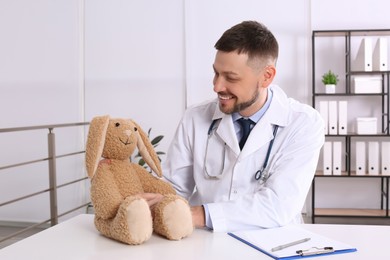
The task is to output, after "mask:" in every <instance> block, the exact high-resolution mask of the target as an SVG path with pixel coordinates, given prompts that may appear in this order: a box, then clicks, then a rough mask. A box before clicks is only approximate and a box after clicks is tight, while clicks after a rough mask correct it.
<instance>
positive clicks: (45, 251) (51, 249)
mask: <svg viewBox="0 0 390 260" xmlns="http://www.w3.org/2000/svg"><path fill="white" fill-rule="evenodd" d="M93 217H94V216H93V215H87V214H83V215H79V216H77V217H75V218H72V219H70V220H68V221H65V222H63V223H61V224H59V225H56V226H54V227H52V228H49V229H46V230H44V231H42V232H40V233H38V234H36V235H33V236H31V237H28V238H26V239H24V240H22V241H19V242H17V243H15V244H13V245H10V246H8V247H5V248H3V249H1V250H0V259H4V260H8V259H13V260H14V259H15V260H18V259H67V260H68V259H90V260H100V259H104V260H106V259H117V260H120V259H140V260H152V259H158V260H165V259H169V260H192V259H224V260H225V259H235V260H237V259H245V260H250V259H256V260H261V259H271V258H270V257H268V256H266V255H264V254H263V253H261V252H259V251H257V250H255V249H253V248H251V247H249V246H247V245H245V244H244V243H242V242H240V241H238V240H236V239H234V238H232V237H230V236H229V235H227V234H226V233H213V232H210V231H207V230H200V229H197V230H195V231H194V233H193V234H192V235H191V236H190V237H187V238H185V239H183V240H181V241H169V240H166V239H164V238H162V237H159V236H157V235H153V236H152V238H151V239H150V240H148V241H147V242H146V243H144V244H142V245H138V246H130V245H125V244H122V243H119V242H117V241H113V240H110V239H108V238H105V237H103V236H102V235H100V234H99V233H98V231H97V230H96V229H95V227H94V224H93ZM302 227H304V228H305V229H308V230H310V231H312V232H315V233H318V234H321V235H324V236H327V237H329V238H332V239H335V240H338V241H341V242H344V243H347V244H350V245H352V246H354V247H356V248H357V249H358V251H357V252H354V253H347V254H340V255H328V256H323V257H320V258H318V259H332V260H334V259H343V260H348V259H390V250H389V248H388V247H389V242H390V227H389V226H363V225H320V224H315V225H311V224H305V225H302Z"/></svg>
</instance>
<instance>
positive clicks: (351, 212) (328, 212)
mask: <svg viewBox="0 0 390 260" xmlns="http://www.w3.org/2000/svg"><path fill="white" fill-rule="evenodd" d="M314 214H315V216H316V217H386V210H383V209H346V208H344V209H338V208H316V209H315V210H314Z"/></svg>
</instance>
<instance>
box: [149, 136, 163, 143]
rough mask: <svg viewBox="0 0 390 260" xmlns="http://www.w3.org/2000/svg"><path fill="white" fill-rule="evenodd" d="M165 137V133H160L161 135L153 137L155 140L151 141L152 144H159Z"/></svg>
mask: <svg viewBox="0 0 390 260" xmlns="http://www.w3.org/2000/svg"><path fill="white" fill-rule="evenodd" d="M163 138H164V136H163V135H159V136H157V137H155V138H153V140H152V141H151V143H152V145H157V144H158V143H159V142H160V141H161V140H162V139H163Z"/></svg>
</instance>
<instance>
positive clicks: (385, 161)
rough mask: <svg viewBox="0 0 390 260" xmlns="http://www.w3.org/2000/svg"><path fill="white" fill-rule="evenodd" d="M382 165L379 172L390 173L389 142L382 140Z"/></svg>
mask: <svg viewBox="0 0 390 260" xmlns="http://www.w3.org/2000/svg"><path fill="white" fill-rule="evenodd" d="M381 154H382V160H381V161H382V167H381V173H382V174H384V175H389V174H390V142H382V150H381Z"/></svg>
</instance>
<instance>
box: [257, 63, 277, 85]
mask: <svg viewBox="0 0 390 260" xmlns="http://www.w3.org/2000/svg"><path fill="white" fill-rule="evenodd" d="M262 73H263V79H262V82H261V86H262V87H263V88H266V87H268V86H269V85H270V84H271V83H272V81H273V80H274V78H275V75H276V68H275V66H274V65H268V66H267V67H265V68H264V70H263V72H262Z"/></svg>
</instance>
